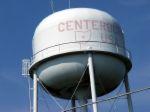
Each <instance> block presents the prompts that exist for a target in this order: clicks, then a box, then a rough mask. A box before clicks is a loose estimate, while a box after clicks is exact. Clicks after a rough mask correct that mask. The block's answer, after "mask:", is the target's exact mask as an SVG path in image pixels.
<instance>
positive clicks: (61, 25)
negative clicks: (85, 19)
mask: <svg viewBox="0 0 150 112" xmlns="http://www.w3.org/2000/svg"><path fill="white" fill-rule="evenodd" d="M64 25H65V24H64V23H59V25H58V31H59V32H63V31H64V30H65V29H64Z"/></svg>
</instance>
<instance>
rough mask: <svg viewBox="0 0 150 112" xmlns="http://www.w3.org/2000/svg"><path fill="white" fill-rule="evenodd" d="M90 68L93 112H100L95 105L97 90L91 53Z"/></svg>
mask: <svg viewBox="0 0 150 112" xmlns="http://www.w3.org/2000/svg"><path fill="white" fill-rule="evenodd" d="M88 66H89V75H90V84H91V94H92V102H93V112H98V110H97V103H94V102H96V89H95V79H94V69H93V59H92V54H91V53H90V54H89V58H88Z"/></svg>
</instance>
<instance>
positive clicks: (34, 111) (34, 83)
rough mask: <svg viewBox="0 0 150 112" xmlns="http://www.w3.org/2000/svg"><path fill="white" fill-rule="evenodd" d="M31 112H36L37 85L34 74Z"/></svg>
mask: <svg viewBox="0 0 150 112" xmlns="http://www.w3.org/2000/svg"><path fill="white" fill-rule="evenodd" d="M33 112H38V83H37V75H36V74H35V73H34V74H33Z"/></svg>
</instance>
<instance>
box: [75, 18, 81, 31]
mask: <svg viewBox="0 0 150 112" xmlns="http://www.w3.org/2000/svg"><path fill="white" fill-rule="evenodd" d="M74 24H75V29H76V30H80V29H82V21H81V20H80V21H77V20H75V21H74Z"/></svg>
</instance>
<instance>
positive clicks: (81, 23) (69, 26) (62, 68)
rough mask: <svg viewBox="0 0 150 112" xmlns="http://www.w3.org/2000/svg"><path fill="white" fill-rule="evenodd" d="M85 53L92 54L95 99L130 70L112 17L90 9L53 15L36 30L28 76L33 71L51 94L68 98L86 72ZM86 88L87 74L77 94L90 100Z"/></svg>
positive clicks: (112, 86) (67, 10)
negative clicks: (79, 93)
mask: <svg viewBox="0 0 150 112" xmlns="http://www.w3.org/2000/svg"><path fill="white" fill-rule="evenodd" d="M88 52H91V53H92V54H93V64H94V72H95V79H96V81H95V82H96V91H97V96H101V95H104V94H107V93H109V92H110V91H112V90H114V89H115V88H116V87H117V86H118V85H119V84H120V82H121V81H122V80H123V78H124V76H125V75H126V74H127V72H128V71H129V70H130V69H131V66H132V64H131V60H130V57H129V53H128V52H127V50H126V48H125V43H124V35H123V31H122V29H121V27H120V25H119V24H118V23H117V21H116V20H115V19H114V18H113V17H112V16H110V15H109V14H108V13H106V12H103V11H100V10H96V9H91V8H74V9H66V10H63V11H59V12H56V13H54V14H51V15H49V16H48V17H46V18H45V19H44V20H43V21H42V22H41V23H40V24H39V25H38V27H37V28H36V31H35V34H34V37H33V63H32V66H31V68H30V74H33V73H34V72H36V74H37V75H38V76H39V79H40V80H41V81H42V83H43V84H44V85H45V86H46V88H47V89H48V90H49V91H50V92H51V93H52V94H53V95H55V96H57V97H61V98H70V97H71V95H72V93H73V91H74V89H75V87H76V85H77V83H78V81H79V79H80V77H81V76H82V74H83V73H84V71H85V69H86V66H87V62H88ZM31 76H32V75H31ZM89 87H90V84H89V77H88V71H86V72H85V76H84V79H83V81H82V82H81V84H80V87H79V90H78V91H80V90H81V91H83V94H82V95H83V97H86V98H90V97H91V95H90V90H89V89H88V88H89ZM77 93H78V92H77ZM76 96H78V94H77V95H76ZM81 97H82V96H81Z"/></svg>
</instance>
